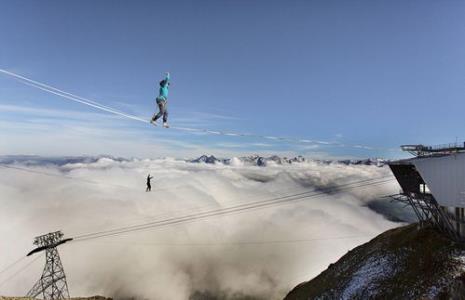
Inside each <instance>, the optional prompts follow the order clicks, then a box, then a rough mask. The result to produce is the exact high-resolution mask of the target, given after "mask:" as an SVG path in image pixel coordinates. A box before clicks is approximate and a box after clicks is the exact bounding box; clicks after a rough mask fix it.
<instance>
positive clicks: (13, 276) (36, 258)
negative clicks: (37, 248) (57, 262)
mask: <svg viewBox="0 0 465 300" xmlns="http://www.w3.org/2000/svg"><path fill="white" fill-rule="evenodd" d="M42 256H44V254H43V253H42V254H41V255H38V256H37V257H35V258H34V259H33V260H31V261H30V262H29V263H28V264H26V265H25V266H24V267H22V268H21V269H19V270H18V271H16V272H15V273H13V274H12V275H11V276H10V277H8V278H6V279H5V280H3V281H2V282H0V287H2V286H3V285H5V284H6V283H7V282H9V281H10V280H12V279H13V278H15V277H16V276H18V275H19V274H20V273H22V272H24V271H25V270H26V269H27V268H29V267H30V266H31V265H32V264H33V263H34V262H36V261H37V260H38V259H39V258H41V257H42Z"/></svg>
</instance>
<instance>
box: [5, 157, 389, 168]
mask: <svg viewBox="0 0 465 300" xmlns="http://www.w3.org/2000/svg"><path fill="white" fill-rule="evenodd" d="M101 159H111V160H113V161H117V162H126V161H131V160H134V159H135V158H122V157H114V156H111V155H97V156H51V157H47V156H38V155H4V156H0V164H15V163H20V164H23V165H27V166H39V165H56V166H64V165H67V164H78V163H82V164H91V163H96V162H98V161H99V160H101ZM184 161H186V162H189V163H206V164H217V163H220V164H224V165H236V164H238V163H240V164H244V165H249V166H259V167H265V166H269V165H286V164H293V163H303V162H309V161H313V162H318V163H322V164H333V163H339V164H344V165H368V166H371V165H375V166H379V167H380V166H383V165H385V164H386V162H387V160H384V159H380V158H367V159H344V160H319V159H311V160H309V159H306V158H304V157H303V156H300V155H299V156H295V157H291V158H289V157H280V156H278V155H272V156H267V157H266V156H261V155H249V156H242V157H233V158H217V157H215V156H214V155H202V156H200V157H198V158H196V159H186V160H184Z"/></svg>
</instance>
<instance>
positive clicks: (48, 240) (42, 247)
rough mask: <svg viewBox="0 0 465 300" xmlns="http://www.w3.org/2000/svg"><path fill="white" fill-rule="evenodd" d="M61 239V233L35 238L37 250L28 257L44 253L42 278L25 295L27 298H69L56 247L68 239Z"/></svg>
mask: <svg viewBox="0 0 465 300" xmlns="http://www.w3.org/2000/svg"><path fill="white" fill-rule="evenodd" d="M62 237H63V233H61V232H60V231H57V232H52V233H49V234H45V235H42V236H38V237H36V238H35V240H34V244H35V245H37V246H38V248H36V249H34V250H32V251H31V252H30V253H29V254H28V255H31V254H34V253H36V252H40V251H45V267H44V271H43V272H42V276H41V277H40V279H39V280H38V281H37V282H36V284H34V286H33V287H32V289H31V290H30V291H29V292H28V293H27V297H31V298H37V297H38V296H42V298H43V299H44V300H56V299H68V298H69V291H68V284H67V282H66V275H65V271H64V269H63V265H62V264H61V259H60V255H59V254H58V249H57V248H56V247H57V246H58V245H61V244H63V243H65V242H67V241H69V240H70V239H65V240H63V239H62Z"/></svg>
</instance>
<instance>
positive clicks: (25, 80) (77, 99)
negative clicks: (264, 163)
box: [0, 69, 397, 151]
mask: <svg viewBox="0 0 465 300" xmlns="http://www.w3.org/2000/svg"><path fill="white" fill-rule="evenodd" d="M0 73H3V74H5V75H7V76H10V77H13V78H15V79H16V80H18V81H19V82H21V83H23V84H25V85H28V86H31V87H34V88H37V89H40V90H42V91H44V92H48V93H51V94H54V95H56V96H59V97H62V98H64V99H67V100H71V101H74V102H78V103H80V104H84V105H87V106H90V107H93V108H96V109H99V110H102V111H105V112H108V113H112V114H115V115H118V116H121V117H125V118H128V119H131V120H135V121H139V122H143V123H147V124H148V123H150V122H149V121H148V120H146V119H144V118H141V117H139V116H135V115H131V114H128V113H125V112H122V111H120V110H117V109H115V108H112V107H110V106H107V105H104V104H101V103H99V102H97V101H94V100H91V99H88V98H84V97H81V96H78V95H75V94H73V93H69V92H66V91H64V90H61V89H58V88H56V87H53V86H51V85H48V84H45V83H42V82H39V81H36V80H33V79H30V78H27V77H25V76H22V75H19V74H16V73H14V72H11V71H8V70H5V69H0ZM170 128H171V129H175V130H180V131H186V132H201V133H207V134H215V135H223V136H238V137H254V138H261V139H269V140H275V141H281V142H289V143H299V144H319V145H325V146H333V147H350V148H357V149H365V150H389V151H392V150H394V149H386V148H380V147H371V146H366V145H349V144H343V143H337V142H327V141H319V140H310V139H299V138H290V137H278V136H268V135H259V134H250V133H239V132H229V131H218V130H210V129H200V128H188V127H177V126H171V127H170ZM395 150H397V149H395Z"/></svg>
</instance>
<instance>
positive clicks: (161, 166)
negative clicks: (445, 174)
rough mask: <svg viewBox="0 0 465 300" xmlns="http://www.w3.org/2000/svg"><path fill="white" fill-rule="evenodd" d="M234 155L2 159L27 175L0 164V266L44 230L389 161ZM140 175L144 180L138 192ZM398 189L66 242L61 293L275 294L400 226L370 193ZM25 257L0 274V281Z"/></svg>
mask: <svg viewBox="0 0 465 300" xmlns="http://www.w3.org/2000/svg"><path fill="white" fill-rule="evenodd" d="M232 161H233V163H232V165H229V166H226V165H222V164H212V165H210V164H204V163H200V164H195V163H189V162H186V161H182V160H175V159H168V158H166V159H158V160H138V159H132V160H116V159H112V158H100V159H96V160H82V161H80V160H76V161H72V162H70V163H53V161H50V160H46V163H45V162H44V163H35V164H31V163H30V162H29V163H28V164H25V163H24V162H19V163H18V162H16V163H10V164H9V166H14V167H19V168H27V170H33V171H34V172H35V173H34V172H28V171H25V170H19V169H11V168H0V208H1V209H0V235H1V237H2V239H1V240H0V253H1V255H0V270H1V269H2V268H3V267H5V266H7V265H8V264H10V263H11V262H13V261H15V260H16V259H18V258H19V257H21V256H23V255H25V254H26V253H27V252H28V251H29V250H31V249H32V248H33V245H32V240H33V237H35V236H37V235H41V234H44V233H47V232H51V231H56V230H62V231H63V232H64V234H65V235H66V236H67V237H73V236H76V235H79V234H82V233H87V232H96V231H100V230H105V229H112V228H116V227H121V226H127V225H134V224H140V223H144V222H149V221H152V220H162V219H167V218H171V217H176V216H182V215H186V214H192V213H196V212H199V211H208V210H211V209H217V208H222V207H228V206H232V205H236V204H242V203H248V202H252V201H258V200H264V199H271V198H274V197H277V196H280V195H289V194H296V193H299V192H304V191H309V190H318V189H319V190H321V189H322V188H325V187H331V186H334V185H340V184H346V183H350V182H355V181H359V180H365V179H372V178H378V177H386V178H387V177H389V176H391V173H390V171H389V168H388V167H376V166H361V165H357V166H354V165H342V164H323V163H319V162H313V161H309V162H303V163H295V164H289V165H288V164H286V165H269V166H267V167H256V166H247V165H244V164H243V163H242V162H241V161H240V160H238V159H236V160H232ZM39 162H40V160H39ZM149 173H150V174H151V175H152V176H153V177H154V179H153V182H152V186H153V189H152V192H150V193H147V192H145V180H146V176H147V175H148V174H149ZM398 190H399V187H398V185H397V184H396V183H395V181H390V182H388V183H386V184H383V185H377V186H368V187H363V188H359V189H351V190H343V191H340V192H338V193H331V194H326V195H322V196H319V197H314V198H308V199H302V200H301V201H296V202H289V203H287V204H283V205H277V206H272V207H268V208H262V209H256V210H251V211H246V212H242V213H240V214H237V213H236V214H232V215H226V216H216V217H210V218H206V219H202V220H197V221H195V222H189V223H183V224H177V225H173V226H165V227H160V228H154V229H151V230H145V231H140V232H132V233H128V234H125V235H121V236H115V237H108V238H102V239H95V240H88V241H80V242H78V241H76V242H71V243H68V244H66V245H63V246H62V247H60V255H61V259H62V261H63V265H64V268H65V271H66V274H67V278H68V284H69V290H70V294H71V296H88V295H96V294H100V295H104V296H108V297H113V298H116V299H122V298H130V297H131V298H136V299H173V300H177V299H189V298H191V299H194V298H196V299H205V298H206V297H207V296H211V297H212V299H215V297H216V298H217V299H241V298H243V297H245V296H248V297H252V298H256V299H282V298H283V296H284V295H285V294H286V293H287V292H288V291H289V290H290V289H291V288H293V287H294V286H295V285H296V284H298V283H300V282H302V281H305V280H309V279H311V278H312V277H314V276H316V275H318V274H319V273H320V272H321V271H323V270H324V269H326V268H327V266H328V265H329V264H330V263H333V262H335V261H336V260H337V259H338V258H339V257H341V256H342V255H344V254H345V253H346V252H347V251H348V250H350V249H351V248H353V247H355V246H357V245H360V244H362V243H364V242H367V241H368V240H370V239H371V238H372V237H374V236H376V235H377V234H379V233H381V232H383V231H385V230H387V229H389V228H393V227H396V226H400V225H402V224H403V223H402V222H394V221H392V220H393V219H392V218H390V217H389V216H392V215H395V214H396V213H397V212H400V211H399V206H398V205H396V204H390V203H389V200H387V199H380V197H382V196H385V195H389V194H393V193H396V192H398ZM374 204H376V205H374ZM373 207H376V208H377V209H373ZM406 216H407V217H405V216H403V217H405V218H404V219H405V220H408V219H409V217H408V215H406ZM400 218H401V219H402V216H400ZM32 259H33V258H30V257H29V258H27V259H25V260H24V261H22V262H21V263H19V264H18V266H15V267H14V268H12V269H11V270H9V271H8V272H6V273H4V274H0V282H1V281H3V280H4V279H6V278H7V277H8V276H10V275H12V274H13V273H14V272H15V271H16V270H17V269H18V268H20V267H22V266H24V265H26V264H27V263H28V262H29V261H31V260H32ZM43 263H44V259H43V258H40V259H39V260H37V261H36V262H34V263H33V264H32V265H31V266H30V267H29V268H28V269H26V271H24V272H22V273H20V274H18V275H17V276H16V277H14V278H13V279H12V280H10V281H9V282H7V283H6V284H4V285H3V286H0V294H1V295H24V294H26V293H27V291H28V289H29V288H30V287H32V285H33V284H34V283H35V281H36V280H38V279H39V277H40V274H41V271H42V268H43ZM249 299H250V298H249Z"/></svg>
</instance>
